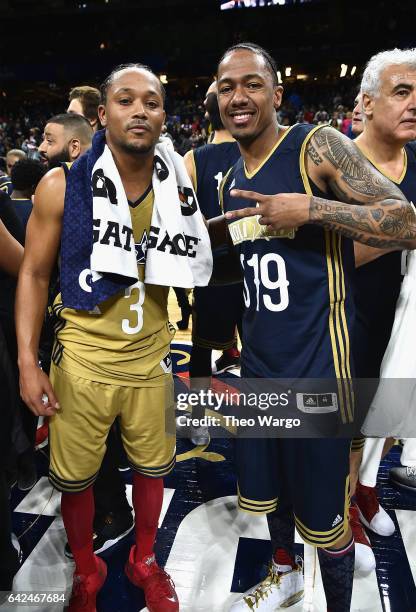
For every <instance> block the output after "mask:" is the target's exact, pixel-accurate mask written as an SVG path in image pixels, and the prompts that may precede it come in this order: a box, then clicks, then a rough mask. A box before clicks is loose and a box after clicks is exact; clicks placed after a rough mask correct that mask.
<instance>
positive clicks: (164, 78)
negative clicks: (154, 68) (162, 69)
mask: <svg viewBox="0 0 416 612" xmlns="http://www.w3.org/2000/svg"><path fill="white" fill-rule="evenodd" d="M159 78H160V82H161V83H162V85H167V84H168V75H167V74H161V75H160V77H159Z"/></svg>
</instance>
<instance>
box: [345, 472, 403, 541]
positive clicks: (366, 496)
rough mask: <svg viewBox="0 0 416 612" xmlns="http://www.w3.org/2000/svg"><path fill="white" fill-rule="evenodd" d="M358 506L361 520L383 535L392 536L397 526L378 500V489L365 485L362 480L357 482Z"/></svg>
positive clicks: (369, 527)
mask: <svg viewBox="0 0 416 612" xmlns="http://www.w3.org/2000/svg"><path fill="white" fill-rule="evenodd" d="M355 495H356V500H357V506H358V509H359V511H360V520H361V522H362V523H363V525H365V526H366V527H368V529H371V531H374V533H378V535H381V536H391V535H392V534H393V533H394V532H395V530H396V527H395V525H394V523H393V521H392V519H391V518H390V517H389V515H388V514H387V512H386V511H385V510H384V508H383V507H382V506H380V503H379V501H378V497H377V491H376V489H375V488H370V487H365V488H364V487H363V486H362V485H361V483H360V482H358V483H357V489H356V494H355Z"/></svg>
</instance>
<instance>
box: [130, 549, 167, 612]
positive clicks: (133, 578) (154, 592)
mask: <svg viewBox="0 0 416 612" xmlns="http://www.w3.org/2000/svg"><path fill="white" fill-rule="evenodd" d="M135 554H136V546H135V545H134V546H132V547H131V550H130V555H129V560H128V561H127V563H126V574H127V577H128V579H129V580H130V582H132V583H133V584H135V585H136V586H138V587H139V588H140V589H143V591H144V595H145V599H146V606H147V608H148V610H149V612H179V601H178V596H177V595H176V593H175V585H174V584H173V582H172V579H171V577H170V576H169V574H167V573H166V572H165V571H164V570H162V569H161V568H160V567H159V566H158V564H157V563H156V559H155V556H154V555H148V556H147V557H144V559H143V560H142V561H135Z"/></svg>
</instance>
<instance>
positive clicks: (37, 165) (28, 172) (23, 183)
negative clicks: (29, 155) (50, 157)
mask: <svg viewBox="0 0 416 612" xmlns="http://www.w3.org/2000/svg"><path fill="white" fill-rule="evenodd" d="M46 172H47V168H46V166H45V165H44V164H42V163H41V162H40V161H37V160H36V159H21V160H20V161H18V162H16V163H15V164H14V165H13V168H12V171H11V173H10V179H11V181H12V184H13V188H14V189H18V190H19V191H27V190H28V189H33V191H35V189H36V187H37V185H38V183H39V181H40V179H41V178H42V177H43V175H44V174H45V173H46Z"/></svg>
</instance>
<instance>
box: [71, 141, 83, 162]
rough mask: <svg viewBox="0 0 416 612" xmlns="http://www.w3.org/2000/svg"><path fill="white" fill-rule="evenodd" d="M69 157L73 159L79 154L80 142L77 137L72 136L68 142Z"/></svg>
mask: <svg viewBox="0 0 416 612" xmlns="http://www.w3.org/2000/svg"><path fill="white" fill-rule="evenodd" d="M68 152H69V158H70V160H71V161H75V160H76V159H77V158H78V157H79V156H80V155H81V142H80V140H79V138H72V139H71V140H70V142H69V144H68Z"/></svg>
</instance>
